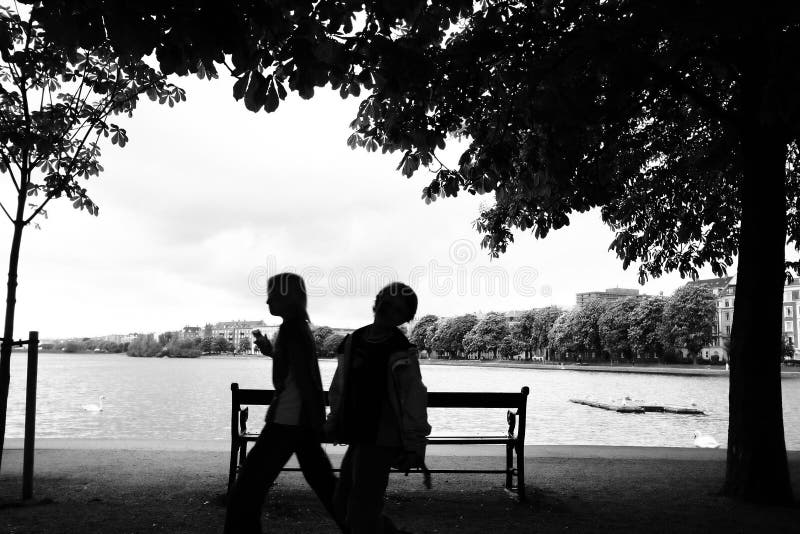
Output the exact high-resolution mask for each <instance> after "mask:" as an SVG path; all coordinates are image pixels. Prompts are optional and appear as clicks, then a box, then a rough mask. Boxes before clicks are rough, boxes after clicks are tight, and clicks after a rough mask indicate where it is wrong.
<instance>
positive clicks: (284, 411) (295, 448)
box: [225, 273, 336, 534]
mask: <svg viewBox="0 0 800 534" xmlns="http://www.w3.org/2000/svg"><path fill="white" fill-rule="evenodd" d="M306 302H307V298H306V288H305V283H304V282H303V279H302V278H301V277H300V276H298V275H296V274H293V273H281V274H278V275H275V276H273V277H271V278H270V279H269V280H268V281H267V305H268V306H269V312H270V313H271V314H272V315H276V316H280V317H281V318H282V319H283V323H282V324H281V327H280V330H278V337H277V339H276V341H275V348H274V350H273V348H272V347H271V345H270V342H269V340H268V339H267V338H266V337H264V336H262V335H261V333H260V332H258V331H255V332H254V333H253V335H254V336H255V338H256V339H255V344H256V346H257V347H258V348H259V350H261V352H262V353H263V354H266V355H268V356H272V382H273V384H274V387H275V393H276V394H275V399H274V400H273V401H272V404H270V406H269V410H268V411H267V417H266V424H265V425H264V429H263V430H262V431H261V435H259V437H258V440H257V441H256V442H255V445H254V446H253V448H252V449H251V450H250V452H249V453H248V455H247V458H246V460H245V462H244V465H243V466H242V468H241V471H240V473H239V476H238V478H237V480H236V483H235V484H234V486H233V489H232V491H231V495H230V499H229V502H228V510H227V513H226V517H225V534H261V532H262V530H261V507H262V506H263V504H264V499H265V497H266V494H267V491H268V490H269V487H270V486H271V485H272V483H273V482H274V481H275V479H276V478H277V476H278V474H279V473H280V471H281V469H282V468H283V466H284V465H285V464H286V462H287V461H289V458H291V456H292V454H296V455H297V460H298V462H299V463H300V468H301V470H302V472H303V476H305V478H306V481H308V484H309V485H310V486H311V488H312V489H313V490H314V492H315V493H316V494H317V497H319V499H320V501H322V504H323V505H324V506H325V508H326V509H327V510H328V512H329V513H330V514H331V517H334V514H333V504H332V503H333V493H334V490H335V488H336V477H335V476H334V474H333V469H332V467H331V463H330V460H329V459H328V456H327V455H326V454H325V451H324V450H323V449H322V446H321V445H320V438H321V430H322V424H323V421H324V419H325V403H324V399H323V396H322V380H321V379H320V374H319V364H318V362H317V352H316V346H315V344H314V337H313V336H312V334H311V329H310V328H309V325H308V313H307V311H306Z"/></svg>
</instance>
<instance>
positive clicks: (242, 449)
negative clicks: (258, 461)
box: [239, 440, 247, 468]
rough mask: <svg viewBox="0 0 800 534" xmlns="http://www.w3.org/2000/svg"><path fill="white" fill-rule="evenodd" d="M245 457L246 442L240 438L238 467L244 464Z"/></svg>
mask: <svg viewBox="0 0 800 534" xmlns="http://www.w3.org/2000/svg"><path fill="white" fill-rule="evenodd" d="M246 457H247V442H246V441H245V440H242V441H241V442H240V444H239V467H240V468H241V467H242V466H243V465H244V459H245V458H246Z"/></svg>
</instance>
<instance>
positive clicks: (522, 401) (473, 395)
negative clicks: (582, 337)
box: [231, 382, 530, 410]
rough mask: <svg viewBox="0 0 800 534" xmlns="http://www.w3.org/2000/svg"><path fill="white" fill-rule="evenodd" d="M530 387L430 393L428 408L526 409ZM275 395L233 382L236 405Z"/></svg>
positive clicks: (263, 402)
mask: <svg viewBox="0 0 800 534" xmlns="http://www.w3.org/2000/svg"><path fill="white" fill-rule="evenodd" d="M529 392H530V389H529V388H528V386H525V387H523V388H522V389H521V390H520V392H519V393H491V392H475V391H468V392H443V391H434V392H430V393H428V408H521V409H523V410H524V408H525V405H526V402H527V399H528V394H529ZM323 395H324V397H325V406H329V405H330V402H329V401H328V392H327V391H324V392H323ZM274 397H275V391H274V390H272V389H241V388H239V384H237V383H236V382H234V383H233V384H231V400H232V402H233V405H234V406H241V405H269V404H270V403H272V399H273V398H274Z"/></svg>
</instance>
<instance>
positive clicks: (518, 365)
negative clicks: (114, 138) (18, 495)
mask: <svg viewBox="0 0 800 534" xmlns="http://www.w3.org/2000/svg"><path fill="white" fill-rule="evenodd" d="M40 354H60V355H65V354H72V355H76V356H77V355H80V354H87V355H96V354H111V353H93V352H72V353H64V352H55V351H44V352H40ZM113 354H119V355H120V356H126V354H125V353H124V352H121V353H113ZM244 358H248V359H263V358H268V356H263V355H260V354H247V355H242V354H238V355H235V356H234V355H232V354H203V355H201V356H196V357H192V358H168V359H176V360H179V359H191V360H194V359H210V360H234V359H244ZM143 359H147V358H143ZM155 359H160V358H155ZM320 361H336V359H335V358H320ZM420 364H422V365H452V366H462V367H494V368H500V369H538V370H543V371H586V372H595V373H633V374H653V375H674V376H728V375H729V374H730V372H729V371H726V370H725V369H724V368H723V367H722V366H717V367H709V366H700V365H698V366H696V367H694V366H691V365H681V364H677V365H675V366H672V365H653V364H642V365H626V364H617V365H586V364H582V365H576V364H575V363H572V362H565V363H564V365H563V367H562V366H561V364H560V363H535V362H525V361H520V360H499V361H498V360H439V359H433V360H431V359H427V358H423V359H420ZM781 377H782V378H800V367H797V368H783V369H781Z"/></svg>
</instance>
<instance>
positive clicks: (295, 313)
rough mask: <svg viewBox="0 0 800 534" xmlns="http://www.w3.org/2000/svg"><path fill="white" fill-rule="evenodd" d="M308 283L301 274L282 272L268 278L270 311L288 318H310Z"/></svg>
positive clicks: (268, 304)
mask: <svg viewBox="0 0 800 534" xmlns="http://www.w3.org/2000/svg"><path fill="white" fill-rule="evenodd" d="M307 303H308V297H307V296H306V284H305V282H304V281H303V278H302V277H301V276H300V275H297V274H294V273H280V274H276V275H275V276H271V277H270V278H269V280H267V306H269V313H271V314H272V315H277V316H280V317H283V318H284V319H287V318H296V317H299V318H302V319H306V320H308V312H307V311H306V306H307Z"/></svg>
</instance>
